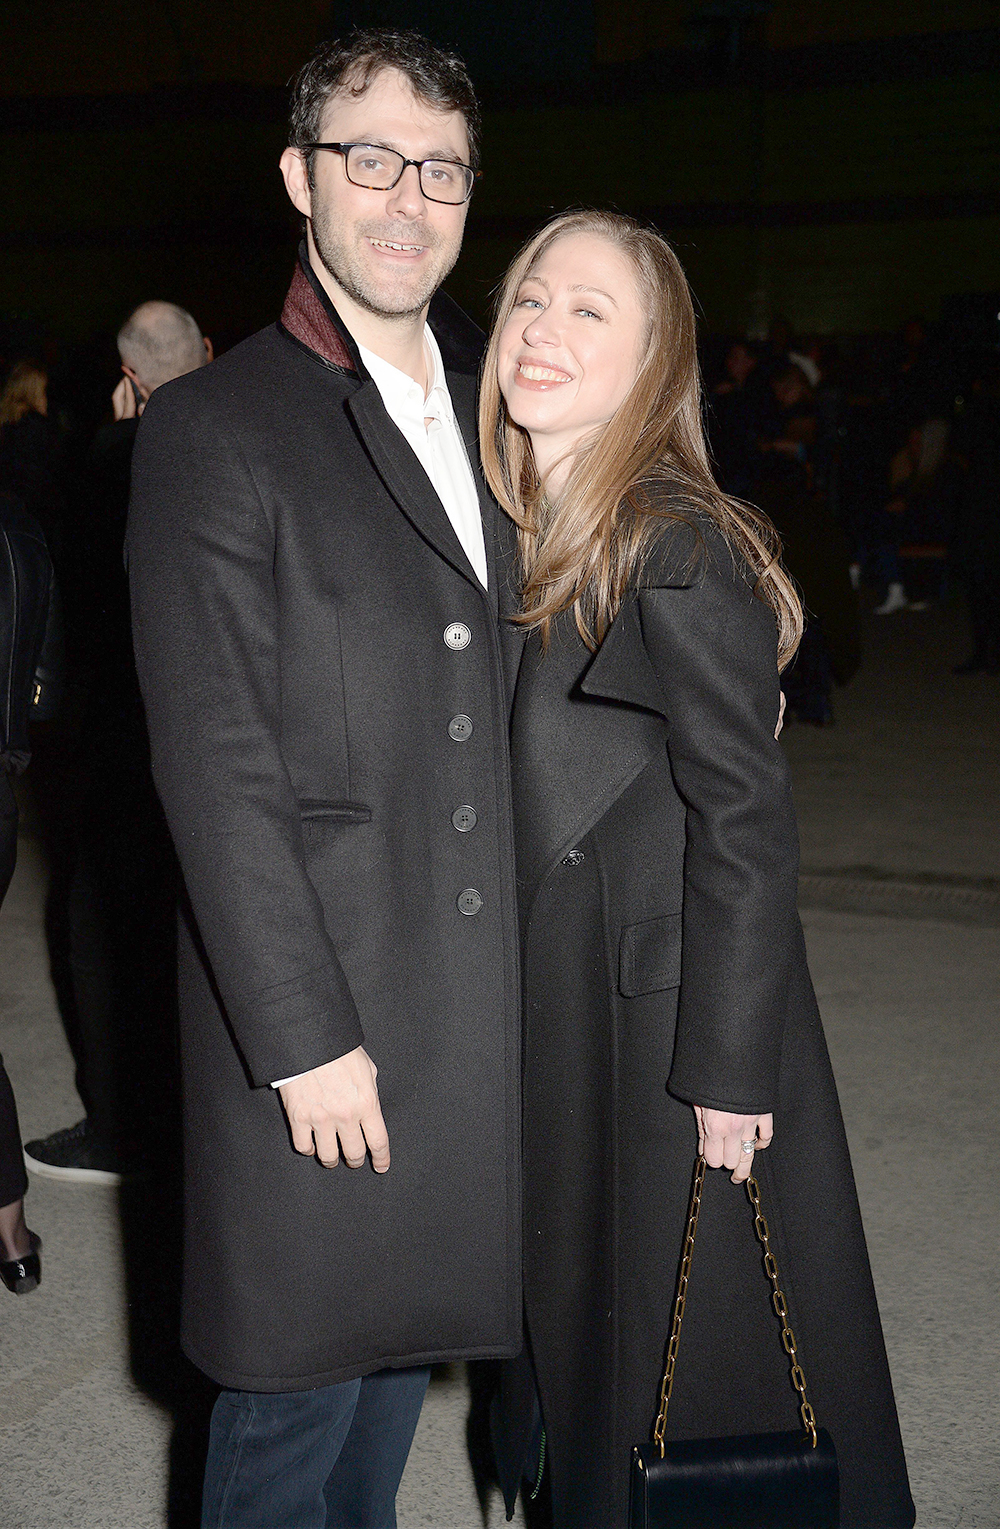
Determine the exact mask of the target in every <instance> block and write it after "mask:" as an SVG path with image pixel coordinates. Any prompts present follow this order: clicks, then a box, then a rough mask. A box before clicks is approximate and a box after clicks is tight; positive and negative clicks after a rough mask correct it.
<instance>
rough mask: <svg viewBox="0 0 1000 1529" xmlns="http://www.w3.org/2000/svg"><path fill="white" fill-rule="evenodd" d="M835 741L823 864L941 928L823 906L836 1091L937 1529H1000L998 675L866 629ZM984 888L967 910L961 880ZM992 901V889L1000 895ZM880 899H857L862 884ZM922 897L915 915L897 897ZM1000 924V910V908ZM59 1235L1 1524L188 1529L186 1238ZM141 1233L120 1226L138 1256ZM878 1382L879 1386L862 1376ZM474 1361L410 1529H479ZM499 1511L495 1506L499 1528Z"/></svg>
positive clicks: (435, 1432) (10, 1384)
mask: <svg viewBox="0 0 1000 1529" xmlns="http://www.w3.org/2000/svg"><path fill="white" fill-rule="evenodd" d="M870 627H871V630H870V631H869V633H868V656H867V661H866V664H865V667H864V669H863V670H862V672H861V674H860V675H859V676H858V678H857V679H856V680H855V681H854V683H853V684H852V685H851V687H850V688H849V689H848V690H847V691H846V692H844V693H842V694H841V695H840V696H839V697H838V699H837V717H838V721H837V725H836V726H835V727H833V728H830V729H827V730H824V731H822V732H816V731H813V730H812V729H806V728H795V727H793V728H790V729H789V730H788V733H787V735H786V744H787V748H788V752H789V755H790V758H791V760H792V766H793V774H794V778H795V783H796V794H797V800H798V806H799V812H800V818H801V824H802V840H803V865H804V867H806V868H807V869H810V870H812V871H815V872H818V873H821V876H820V880H821V879H822V874H827V873H832V872H836V871H844V870H850V871H852V872H854V873H855V879H854V880H853V881H852V882H851V886H855V885H857V884H859V883H863V882H864V880H865V878H866V877H868V878H872V876H873V873H882V874H883V876H885V875H888V876H889V877H890V879H891V878H892V877H893V876H896V877H903V878H905V877H909V878H913V877H914V876H916V877H923V878H925V879H926V880H928V881H929V882H934V883H935V884H937V885H938V888H939V890H941V891H942V895H941V898H940V900H939V901H938V903H937V904H936V905H935V912H936V915H937V916H936V917H935V918H934V919H924V918H919V919H915V918H912V917H898V916H896V917H892V916H886V915H885V914H883V913H879V914H872V913H870V912H869V911H866V910H867V907H868V904H866V902H865V898H864V897H863V896H859V899H858V907H857V908H856V909H854V910H852V909H851V908H850V907H848V908H847V909H846V910H845V908H844V902H843V899H842V898H841V900H840V901H838V902H837V904H836V907H837V908H838V909H839V910H840V911H830V909H829V908H827V907H824V906H822V901H823V899H822V897H820V898H819V899H818V902H819V904H820V905H819V906H810V907H807V908H806V910H805V913H804V921H805V924H806V933H807V939H808V943H809V950H810V957H811V961H812V967H813V974H814V978H815V981H816V986H817V990H818V993H819V998H820V1005H821V1007H822V1010H823V1015H824V1019H825V1022H826V1026H827V1033H828V1037H829V1041H830V1049H831V1052H832V1054H833V1060H834V1067H835V1070H836V1072H837V1076H838V1080H839V1083H840V1088H841V1094H842V1099H843V1105H844V1114H845V1118H846V1121H847V1127H848V1133H849V1136H850V1139H851V1146H852V1151H853V1153H854V1161H855V1168H856V1172H857V1177H858V1185H859V1191H860V1195H861V1201H862V1207H863V1210H864V1212H865V1220H866V1226H867V1229H868V1235H869V1242H870V1247H871V1253H872V1263H873V1268H874V1271H875V1279H876V1284H877V1286H878V1290H879V1296H880V1301H881V1306H882V1314H883V1321H884V1325H885V1331H886V1339H887V1344H888V1348H889V1356H890V1361H891V1364H892V1368H893V1375H894V1379H895V1384H896V1391H897V1398H898V1403H899V1410H900V1417H901V1421H902V1427H903V1436H904V1441H905V1443H906V1446H907V1452H908V1458H909V1463H910V1470H911V1478H912V1483H913V1490H914V1496H915V1498H916V1501H917V1506H918V1523H919V1524H920V1526H921V1529H997V1526H998V1525H1000V1451H998V1450H997V1447H996V1439H997V1438H998V1436H1000V1400H998V1388H997V1385H996V1378H995V1373H996V1369H997V1366H998V1361H1000V1310H998V1302H997V1272H996V1271H997V1267H998V1257H997V1255H998V1252H1000V1248H998V1231H997V1228H998V1216H997V1211H998V1199H1000V1196H998V1191H997V1189H996V1177H995V1171H994V1170H993V1166H992V1156H993V1151H994V1150H995V1146H994V1140H993V1137H994V1130H993V1122H994V1117H995V1100H996V1099H997V1097H998V1096H1000V1025H998V1018H1000V913H998V915H997V916H996V917H994V916H993V915H992V914H990V912H989V906H992V904H990V903H989V899H990V897H991V896H992V895H993V892H994V891H996V892H998V893H1000V886H998V885H997V882H996V878H998V877H1000V831H998V823H1000V813H998V808H1000V772H998V770H997V764H996V761H997V757H998V752H1000V683H998V682H997V681H995V680H992V681H991V680H988V679H981V678H973V679H966V680H956V679H953V678H952V677H951V675H950V674H949V672H948V668H949V665H950V664H951V663H953V662H954V661H955V660H956V659H957V658H959V657H962V656H964V654H963V646H964V634H963V632H962V629H961V623H960V621H959V619H958V618H957V616H956V613H955V612H954V611H950V610H939V611H933V612H929V613H927V614H925V615H916V614H912V615H910V614H907V615H903V616H898V617H893V618H890V619H886V620H883V621H877V620H875V619H874V618H872V620H871V622H870ZM44 879H45V877H44V866H43V865H42V862H41V857H40V854H39V851H38V847H37V845H36V844H35V843H34V842H33V841H32V840H31V839H26V840H24V841H22V851H21V859H20V863H19V867H18V871H17V875H16V878H15V883H14V886H13V887H12V889H11V892H10V894H9V896H8V899H7V902H6V903H5V905H4V908H3V912H2V914H0V1050H2V1052H3V1055H4V1057H5V1059H6V1062H7V1066H8V1070H9V1072H10V1074H11V1077H12V1080H13V1082H14V1087H15V1090H16V1092H17V1097H18V1103H19V1108H20V1111H21V1123H22V1129H23V1133H24V1135H25V1137H26V1138H28V1137H31V1136H35V1135H40V1134H44V1133H46V1132H48V1131H50V1130H52V1129H54V1128H56V1127H58V1126H62V1125H65V1124H68V1123H70V1122H72V1121H73V1120H75V1119H76V1118H78V1116H79V1114H80V1108H79V1103H78V1101H77V1099H76V1095H75V1091H74V1088H73V1082H72V1067H71V1063H70V1059H69V1055H68V1051H67V1048H66V1044H65V1041H64V1039H63V1035H62V1030H61V1027H60V1024H59V1020H58V1017H57V1013H56V1009H55V1002H54V996H53V993H52V989H51V984H50V982H49V979H48V973H47V962H46V954H45V947H44V940H43V935H42V930H41V916H40V913H41V902H42V897H43V893H44ZM970 879H975V882H976V885H977V887H979V888H980V889H983V888H985V893H984V895H985V897H986V899H987V905H988V906H987V913H986V915H985V916H982V911H981V910H980V916H979V917H978V918H977V919H976V920H975V921H972V922H970V921H969V919H968V918H967V917H965V915H964V914H963V910H962V906H961V903H960V900H959V899H957V898H956V899H953V900H952V901H949V887H951V886H952V885H957V884H958V882H960V881H963V880H964V881H965V882H969V881H970ZM991 889H992V890H991ZM862 890H863V888H862ZM901 906H903V905H901ZM997 907H998V908H1000V898H998V899H997ZM29 1208H30V1222H31V1225H32V1226H33V1227H35V1228H36V1229H37V1230H38V1231H39V1232H40V1233H41V1235H42V1237H43V1239H44V1241H45V1278H44V1282H43V1284H42V1287H41V1289H40V1290H39V1291H38V1292H37V1293H36V1294H34V1295H32V1296H30V1297H28V1298H24V1299H18V1300H14V1299H13V1298H11V1297H9V1296H8V1295H7V1292H6V1291H2V1290H0V1356H2V1363H0V1419H3V1420H4V1426H3V1427H2V1428H0V1460H2V1467H0V1524H2V1525H3V1526H4V1529H162V1526H165V1525H168V1524H169V1525H170V1526H171V1529H188V1526H189V1525H190V1524H191V1522H192V1519H191V1511H192V1504H193V1502H194V1500H195V1498H196V1490H197V1483H196V1475H197V1472H196V1469H194V1464H195V1463H196V1461H197V1440H198V1438H199V1436H200V1429H201V1425H202V1420H203V1413H204V1406H205V1393H204V1390H203V1389H202V1388H201V1387H200V1386H199V1383H198V1380H197V1377H196V1376H195V1375H194V1373H193V1372H189V1371H188V1370H187V1368H186V1366H185V1365H184V1364H183V1362H182V1361H180V1360H179V1359H178V1358H177V1356H176V1352H175V1348H174V1344H173V1318H172V1311H171V1304H170V1298H169V1296H165V1294H164V1290H163V1289H162V1288H161V1287H160V1286H159V1285H158V1284H157V1277H158V1273H159V1271H158V1268H157V1266H156V1265H155V1264H154V1265H152V1266H150V1265H148V1264H147V1266H146V1267H144V1268H138V1269H137V1268H136V1266H135V1264H134V1261H133V1262H131V1263H127V1262H126V1260H125V1259H124V1258H123V1254H122V1225H123V1222H124V1225H125V1227H126V1231H127V1230H128V1228H129V1227H130V1226H131V1227H134V1226H135V1225H136V1223H137V1221H142V1222H144V1223H145V1224H146V1225H148V1224H149V1222H150V1221H152V1222H153V1223H154V1224H160V1225H162V1226H163V1228H164V1233H163V1235H164V1236H165V1237H166V1238H169V1237H170V1236H172V1223H171V1221H170V1215H169V1207H167V1206H164V1205H162V1204H161V1203H159V1202H158V1201H157V1197H156V1191H155V1189H146V1190H142V1191H140V1192H139V1198H138V1199H137V1198H136V1193H135V1192H132V1194H131V1195H129V1194H123V1195H119V1193H118V1191H116V1190H111V1189H100V1188H81V1187H75V1186H69V1185H63V1184H58V1183H53V1182H51V1181H49V1180H44V1179H35V1180H33V1182H32V1186H31V1192H30V1198H29ZM127 1240H128V1239H127V1238H126V1241H127ZM859 1383H860V1382H859ZM464 1416H465V1392H464V1381H463V1377H462V1375H461V1372H460V1371H458V1370H449V1371H447V1372H444V1373H442V1374H441V1375H439V1376H438V1377H436V1379H435V1381H434V1383H433V1385H432V1388H431V1392H430V1394H429V1397H428V1401H427V1404H426V1405H425V1408H424V1412H423V1416H422V1418H421V1423H420V1427H419V1430H418V1434H417V1438H416V1441H415V1443H414V1448H413V1451H412V1454H411V1457H410V1463H409V1466H408V1468H407V1472H406V1476H405V1478H404V1481H403V1486H402V1489H401V1493H400V1500H399V1524H400V1529H416V1526H418V1525H419V1526H427V1529H478V1526H480V1525H481V1524H482V1516H481V1514H480V1512H479V1509H478V1507H477V1504H476V1499H475V1495H474V1492H473V1490H472V1484H471V1479H470V1475H469V1470H468V1466H467V1463H466V1459H465V1452H464ZM502 1522H503V1514H502V1511H501V1509H500V1507H499V1505H498V1504H497V1503H494V1504H493V1506H492V1510H491V1514H490V1524H491V1526H493V1529H495V1526H497V1525H499V1524H501V1523H502Z"/></svg>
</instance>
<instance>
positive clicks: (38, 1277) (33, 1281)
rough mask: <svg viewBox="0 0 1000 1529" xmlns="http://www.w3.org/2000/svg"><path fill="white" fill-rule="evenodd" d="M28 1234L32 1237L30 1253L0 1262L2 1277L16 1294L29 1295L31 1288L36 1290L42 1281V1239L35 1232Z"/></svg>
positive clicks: (8, 1287)
mask: <svg viewBox="0 0 1000 1529" xmlns="http://www.w3.org/2000/svg"><path fill="white" fill-rule="evenodd" d="M28 1236H29V1237H30V1238H31V1252H30V1253H25V1255H24V1257H23V1258H9V1259H7V1261H6V1262H5V1263H0V1279H2V1280H3V1282H4V1284H5V1285H6V1286H7V1289H8V1290H11V1291H13V1293H14V1294H15V1295H27V1294H28V1291H29V1290H34V1288H35V1286H36V1285H40V1284H41V1282H42V1260H41V1258H40V1257H39V1254H40V1253H41V1251H42V1239H41V1238H40V1237H38V1236H36V1235H35V1233H34V1232H29V1233H28Z"/></svg>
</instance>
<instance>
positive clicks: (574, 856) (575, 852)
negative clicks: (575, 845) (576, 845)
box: [562, 849, 587, 865]
mask: <svg viewBox="0 0 1000 1529" xmlns="http://www.w3.org/2000/svg"><path fill="white" fill-rule="evenodd" d="M586 858H587V857H586V855H585V854H584V853H583V850H582V849H571V850H570V852H569V854H568V855H567V856H566V857H565V858H564V860H563V862H562V863H563V865H582V864H583V862H584V861H585V860H586Z"/></svg>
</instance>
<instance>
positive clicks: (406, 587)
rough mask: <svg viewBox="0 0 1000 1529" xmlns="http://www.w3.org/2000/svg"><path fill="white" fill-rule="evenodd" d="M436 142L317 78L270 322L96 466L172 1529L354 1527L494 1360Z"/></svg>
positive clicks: (410, 71)
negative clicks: (175, 1050) (128, 497)
mask: <svg viewBox="0 0 1000 1529" xmlns="http://www.w3.org/2000/svg"><path fill="white" fill-rule="evenodd" d="M476 122H477V108H476V102H475V97H474V95H473V92H472V87H471V84H470V82H469V79H468V76H467V74H466V72H465V68H464V66H463V65H462V64H461V62H460V61H459V60H457V59H456V58H454V57H453V56H452V55H448V54H444V53H442V52H441V51H440V50H439V49H437V48H435V47H434V46H432V45H431V44H430V43H429V42H427V40H426V39H424V38H422V37H419V36H417V35H416V34H413V33H396V32H390V31H384V30H380V31H375V32H371V33H361V34H355V35H354V36H352V38H351V39H349V40H348V42H346V43H343V44H342V43H336V42H335V43H328V44H324V45H323V47H322V48H320V49H319V50H318V51H317V53H316V54H315V55H314V57H313V58H312V59H311V60H310V61H309V63H308V64H307V65H306V66H305V68H304V69H303V70H302V72H301V74H300V75H299V78H298V80H297V82H296V86H295V89H294V93H293V111H292V124H291V134H290V137H291V143H290V146H289V147H288V149H286V151H285V153H284V155H283V156H282V170H283V172H284V175H285V181H286V186H287V188H288V191H289V195H290V197H291V200H292V202H293V204H294V206H295V207H296V208H297V209H298V211H299V212H300V213H301V214H302V216H303V218H304V219H305V228H306V237H305V239H304V241H303V244H302V246H301V249H300V257H299V263H298V266H297V268H296V270H295V274H294V276H293V279H292V284H291V288H290V290H289V293H288V297H287V299H286V302H285V306H284V309H283V311H282V315H281V321H280V323H278V324H275V325H272V326H271V327H269V328H268V329H265V330H263V331H262V332H261V333H259V334H257V335H254V336H252V337H251V338H250V339H249V340H247V341H246V342H245V343H244V344H242V345H240V346H237V347H236V348H235V349H233V350H231V351H229V352H227V354H226V355H225V356H223V357H222V358H221V359H219V360H217V361H215V362H214V363H213V364H212V365H211V366H208V367H204V368H202V369H201V370H200V371H198V372H195V373H192V374H191V375H189V376H187V377H182V378H180V379H179V380H178V381H176V382H172V383H168V384H167V385H166V386H164V387H162V388H158V389H157V391H156V392H155V393H154V394H153V396H152V398H151V399H150V401H149V403H148V405H147V407H146V410H145V413H144V415H143V419H142V423H141V425H140V427H139V432H138V439H137V442H136V450H135V456H134V461H133V482H132V504H131V508H130V512H129V526H128V535H127V547H128V559H129V570H130V578H131V585H132V608H133V629H134V637H135V656H136V666H137V670H138V674H139V680H140V684H141V687H142V693H143V697H144V700H145V705H146V714H147V720H148V724H149V734H150V742H151V748H152V763H153V773H154V777H155V779H156V783H157V787H158V790H159V792H160V796H161V799H162V801H163V805H164V809H165V811H166V815H167V820H168V822H169V825H170V829H171V833H172V835H173V839H174V843H175V846H176V849H177V854H178V857H179V859H180V862H181V867H182V870H183V874H184V881H185V888H186V893H187V897H188V899H189V903H190V906H189V907H188V908H187V910H186V916H185V922H184V928H183V930H182V933H181V951H180V1018H181V1047H182V1056H183V1066H184V1110H185V1122H184V1128H185V1156H186V1199H187V1209H186V1243H185V1270H184V1312H183V1329H182V1341H183V1344H184V1347H185V1350H186V1352H187V1353H188V1355H189V1356H190V1358H192V1359H193V1360H194V1362H195V1363H196V1364H198V1365H199V1366H200V1367H201V1368H202V1369H203V1370H204V1371H205V1372H206V1373H207V1374H208V1375H210V1376H211V1377H212V1378H213V1379H215V1380H217V1381H218V1382H220V1383H221V1384H222V1386H223V1387H224V1388H225V1389H224V1390H223V1392H222V1395H221V1396H220V1398H219V1400H218V1402H217V1403H216V1406H215V1411H214V1414H213V1419H212V1430H211V1440H210V1447H209V1458H208V1468H207V1472H206V1480H205V1494H204V1519H203V1522H204V1524H205V1525H206V1526H210V1525H211V1526H221V1525H227V1526H228V1525H237V1524H238V1525H240V1526H241V1529H250V1526H252V1525H267V1526H272V1525H274V1524H277V1523H282V1524H292V1523H294V1524H295V1525H296V1526H298V1529H307V1526H309V1529H311V1526H320V1525H329V1526H330V1529H334V1526H340V1525H342V1524H347V1523H350V1524H356V1525H364V1526H371V1529H387V1526H389V1525H391V1524H393V1523H394V1522H395V1510H394V1502H395V1495H396V1489H397V1486H398V1483H399V1480H400V1477H401V1475H402V1470H403V1466H404V1464H405V1461H406V1456H407V1452H408V1450H409V1446H410V1441H411V1439H412V1436H413V1430H414V1428H415V1426H416V1421H417V1416H418V1414H419V1410H420V1406H421V1403H422V1400H423V1396H424V1392H425V1389H426V1385H427V1380H428V1373H429V1371H428V1366H429V1365H430V1363H431V1362H432V1361H435V1360H439V1359H440V1360H445V1359H459V1358H472V1357H480V1356H497V1355H500V1354H510V1353H513V1352H514V1351H515V1350H516V1348H517V1346H518V1344H519V1343H520V1338H521V1285H520V1262H521V1260H520V1158H519V1146H520V1118H519V1103H520V1099H519V1083H520V1057H519V1018H518V982H517V926H516V915H515V903H514V892H515V888H514V865H513V844H512V837H511V824H510V803H509V773H508V734H507V729H508V695H509V690H510V688H511V686H512V682H513V675H514V672H515V669H516V661H517V656H518V654H519V652H520V639H519V637H518V635H517V633H516V632H513V631H511V630H510V629H509V628H507V629H506V630H502V629H501V626H500V617H501V615H503V614H504V613H505V611H506V609H507V602H508V601H509V600H511V599H512V598H513V591H512V589H511V587H510V580H509V573H510V566H511V550H512V549H511V538H510V536H509V533H508V531H507V529H506V524H505V523H504V522H503V521H502V517H501V516H500V514H499V511H498V510H497V509H496V506H495V505H494V504H493V502H492V500H491V499H490V497H489V495H488V493H487V491H486V489H485V486H484V485H483V484H482V480H481V477H480V474H479V469H478V458H477V452H476V438H475V397H476V384H477V374H478V367H479V359H480V352H481V340H482V337H481V335H480V334H479V331H478V330H477V329H476V328H475V326H474V325H473V324H472V323H471V322H470V321H469V320H468V319H467V318H466V317H465V315H464V314H463V313H461V312H460V310H458V309H457V308H456V306H455V305H454V303H452V302H451V301H450V300H449V299H448V298H447V297H446V296H444V295H443V294H441V293H439V292H438V291H437V289H438V287H439V285H440V283H441V282H442V281H443V280H444V278H445V276H446V275H447V273H448V272H449V271H450V269H451V267H452V265H453V264H454V262H455V260H456V258H457V256H458V252H459V248H460V245H461V239H462V232H463V228H464V224H465V218H466V213H467V208H468V199H469V196H470V195H471V192H472V188H473V184H474V181H475V176H476V171H475V168H474V166H475V156H476V143H475V130H476ZM376 1067H377V1069H378V1071H377V1078H376ZM383 1112H384V1113H383ZM390 1144H391V1160H390ZM341 1159H343V1162H341Z"/></svg>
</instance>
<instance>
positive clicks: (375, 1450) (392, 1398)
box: [201, 1369, 430, 1529]
mask: <svg viewBox="0 0 1000 1529" xmlns="http://www.w3.org/2000/svg"><path fill="white" fill-rule="evenodd" d="M429 1379H430V1370H429V1369H412V1370H379V1371H378V1372H377V1373H376V1374H374V1375H366V1376H364V1377H363V1378H362V1379H360V1380H346V1381H343V1382H342V1383H341V1384H340V1385H337V1386H321V1387H320V1388H319V1389H318V1390H316V1391H277V1392H275V1391H266V1392H265V1391H223V1392H222V1394H221V1395H220V1397H219V1399H218V1401H217V1402H216V1404H215V1408H214V1410H213V1412H212V1427H211V1432H210V1435H209V1445H208V1462H207V1464H206V1467H205V1490H204V1495H203V1498H202V1519H201V1522H202V1529H396V1492H397V1490H398V1488H399V1483H400V1481H401V1479H402V1475H403V1469H404V1467H405V1465H406V1457H407V1455H408V1454H409V1452H410V1445H411V1443H412V1442H413V1434H414V1430H415V1429H416V1426H417V1419H418V1418H419V1416H420V1408H421V1406H422V1405H423V1400H424V1394H425V1392H426V1390H427V1382H428V1380H429Z"/></svg>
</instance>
